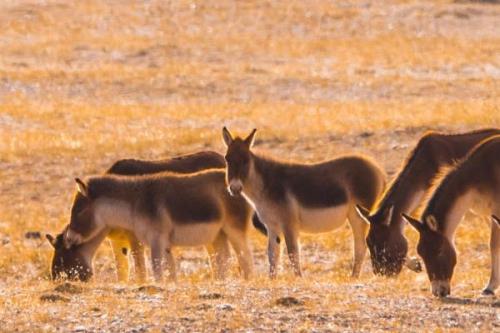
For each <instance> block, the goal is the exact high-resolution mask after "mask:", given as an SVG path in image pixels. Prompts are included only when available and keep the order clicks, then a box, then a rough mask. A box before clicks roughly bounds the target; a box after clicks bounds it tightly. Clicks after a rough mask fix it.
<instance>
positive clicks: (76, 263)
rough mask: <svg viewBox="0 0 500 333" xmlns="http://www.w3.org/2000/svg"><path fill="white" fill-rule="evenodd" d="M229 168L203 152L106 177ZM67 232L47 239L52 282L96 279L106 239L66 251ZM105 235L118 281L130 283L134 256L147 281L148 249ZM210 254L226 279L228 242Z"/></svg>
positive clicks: (130, 164) (123, 168)
mask: <svg viewBox="0 0 500 333" xmlns="http://www.w3.org/2000/svg"><path fill="white" fill-rule="evenodd" d="M225 165H226V164H225V161H224V157H223V156H222V155H220V154H218V153H216V152H213V151H203V152H198V153H193V154H188V155H183V156H178V157H174V158H170V159H164V160H158V161H146V160H136V159H124V160H119V161H117V162H115V163H114V164H113V165H112V166H111V168H109V169H108V170H107V172H106V173H107V174H116V175H144V174H152V173H158V172H162V171H172V172H178V173H193V172H197V171H201V170H205V169H210V168H224V167H225ZM253 222H254V226H255V227H256V228H257V229H259V230H260V231H262V230H264V231H265V227H264V226H263V225H262V224H261V223H260V221H258V219H257V218H256V217H255V216H254V219H253ZM65 230H66V228H65ZM64 232H65V231H63V232H62V233H61V234H59V235H57V236H56V237H53V236H52V235H46V237H47V239H48V240H49V242H50V243H51V244H52V246H53V247H54V255H53V258H52V265H51V275H52V278H53V279H58V278H62V277H64V276H65V277H68V278H70V279H78V280H82V281H87V280H88V279H90V277H91V276H92V275H93V269H92V259H93V257H94V255H95V252H96V251H97V248H98V247H99V245H100V244H101V242H102V240H103V239H104V237H100V238H95V239H93V240H91V241H89V242H86V243H82V244H80V245H75V246H72V247H71V248H69V249H66V247H65V246H64V245H63V234H64ZM103 235H104V236H107V237H108V238H109V239H110V241H111V245H112V249H113V252H114V256H115V262H116V268H117V275H118V280H119V281H126V280H127V279H128V276H129V263H128V258H127V254H129V253H130V255H131V256H132V258H133V259H134V263H135V265H134V266H135V271H136V275H137V276H136V278H137V280H139V281H143V280H144V279H145V274H146V270H145V263H144V248H143V246H142V244H141V243H140V242H139V241H138V240H137V238H136V237H135V236H134V234H133V233H131V232H129V231H127V230H124V229H112V230H110V231H109V233H108V234H106V235H105V233H103ZM223 237H224V235H223V234H221V236H220V238H223ZM207 250H208V252H209V257H210V259H211V263H212V265H211V266H212V268H213V269H214V272H215V277H216V278H222V277H224V272H223V268H224V267H223V266H225V261H226V260H227V256H228V255H229V254H228V251H229V248H228V245H227V241H226V242H224V241H223V240H222V239H219V238H218V241H217V242H215V243H214V244H212V246H208V247H207ZM216 262H220V264H219V265H217V264H216Z"/></svg>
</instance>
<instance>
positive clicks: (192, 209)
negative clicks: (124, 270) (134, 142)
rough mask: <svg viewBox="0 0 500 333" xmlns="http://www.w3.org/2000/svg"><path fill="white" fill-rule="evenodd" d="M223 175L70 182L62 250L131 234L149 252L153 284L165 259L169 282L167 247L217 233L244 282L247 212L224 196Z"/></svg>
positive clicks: (249, 262)
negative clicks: (108, 235) (118, 232)
mask: <svg viewBox="0 0 500 333" xmlns="http://www.w3.org/2000/svg"><path fill="white" fill-rule="evenodd" d="M224 178H225V173H224V171H223V170H219V169H212V170H207V171H201V172H198V173H194V174H188V175H181V174H173V173H168V172H167V173H159V174H153V175H145V176H134V177H132V176H128V177H123V176H114V175H104V176H100V177H91V178H89V179H88V181H87V182H83V181H82V180H80V179H76V182H77V185H78V192H77V194H76V195H75V199H74V201H73V207H72V210H71V222H70V224H69V226H68V229H67V231H66V233H65V234H64V240H65V244H66V246H67V247H70V246H73V245H77V244H81V243H83V242H86V241H89V240H92V239H93V238H94V237H98V236H99V234H100V232H102V231H103V230H105V229H106V228H121V229H125V230H128V231H131V232H133V233H134V235H135V236H136V237H137V238H138V239H139V241H140V242H142V243H144V244H146V245H147V246H149V247H150V248H151V260H152V267H153V272H154V276H155V279H156V280H160V279H161V277H162V262H163V259H164V258H165V259H166V262H167V265H168V268H169V270H170V272H171V276H172V278H175V275H176V273H175V271H176V270H175V262H174V259H173V257H172V254H171V248H172V247H173V246H199V245H207V244H211V243H214V242H215V241H217V238H218V237H219V235H220V234H221V232H222V233H223V235H224V236H227V239H228V240H229V242H230V243H231V245H232V246H233V248H234V249H235V252H236V254H237V257H238V260H239V262H240V266H241V268H242V270H243V274H244V276H245V278H248V277H250V275H251V274H252V271H253V259H252V253H251V251H250V247H249V244H248V239H247V231H248V222H249V220H250V218H251V215H252V210H251V208H250V207H249V206H248V204H247V203H246V202H245V200H244V199H243V198H233V197H231V196H229V194H228V193H227V191H226V190H225V181H224Z"/></svg>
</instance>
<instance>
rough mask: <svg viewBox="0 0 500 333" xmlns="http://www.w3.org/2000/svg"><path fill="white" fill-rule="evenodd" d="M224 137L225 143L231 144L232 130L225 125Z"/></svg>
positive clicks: (223, 129)
mask: <svg viewBox="0 0 500 333" xmlns="http://www.w3.org/2000/svg"><path fill="white" fill-rule="evenodd" d="M222 139H224V144H225V145H226V147H227V146H229V145H230V144H231V143H232V142H233V136H232V135H231V132H229V130H228V129H227V128H226V126H224V127H223V128H222Z"/></svg>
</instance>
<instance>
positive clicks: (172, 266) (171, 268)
mask: <svg viewBox="0 0 500 333" xmlns="http://www.w3.org/2000/svg"><path fill="white" fill-rule="evenodd" d="M165 261H166V263H167V269H168V272H169V276H168V278H169V280H171V281H175V280H177V264H176V262H175V259H174V256H173V255H172V248H171V247H166V248H165Z"/></svg>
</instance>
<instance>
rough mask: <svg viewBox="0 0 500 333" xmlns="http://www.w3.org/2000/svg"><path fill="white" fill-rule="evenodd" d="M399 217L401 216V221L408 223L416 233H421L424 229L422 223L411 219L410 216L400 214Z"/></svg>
mask: <svg viewBox="0 0 500 333" xmlns="http://www.w3.org/2000/svg"><path fill="white" fill-rule="evenodd" d="M401 216H403V219H405V220H406V221H407V222H408V223H410V224H411V226H412V227H413V228H415V229H416V230H417V231H418V232H421V231H422V230H423V229H424V225H423V223H421V222H420V221H419V220H417V219H414V218H413V217H411V216H410V215H406V214H405V213H403V214H401Z"/></svg>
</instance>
